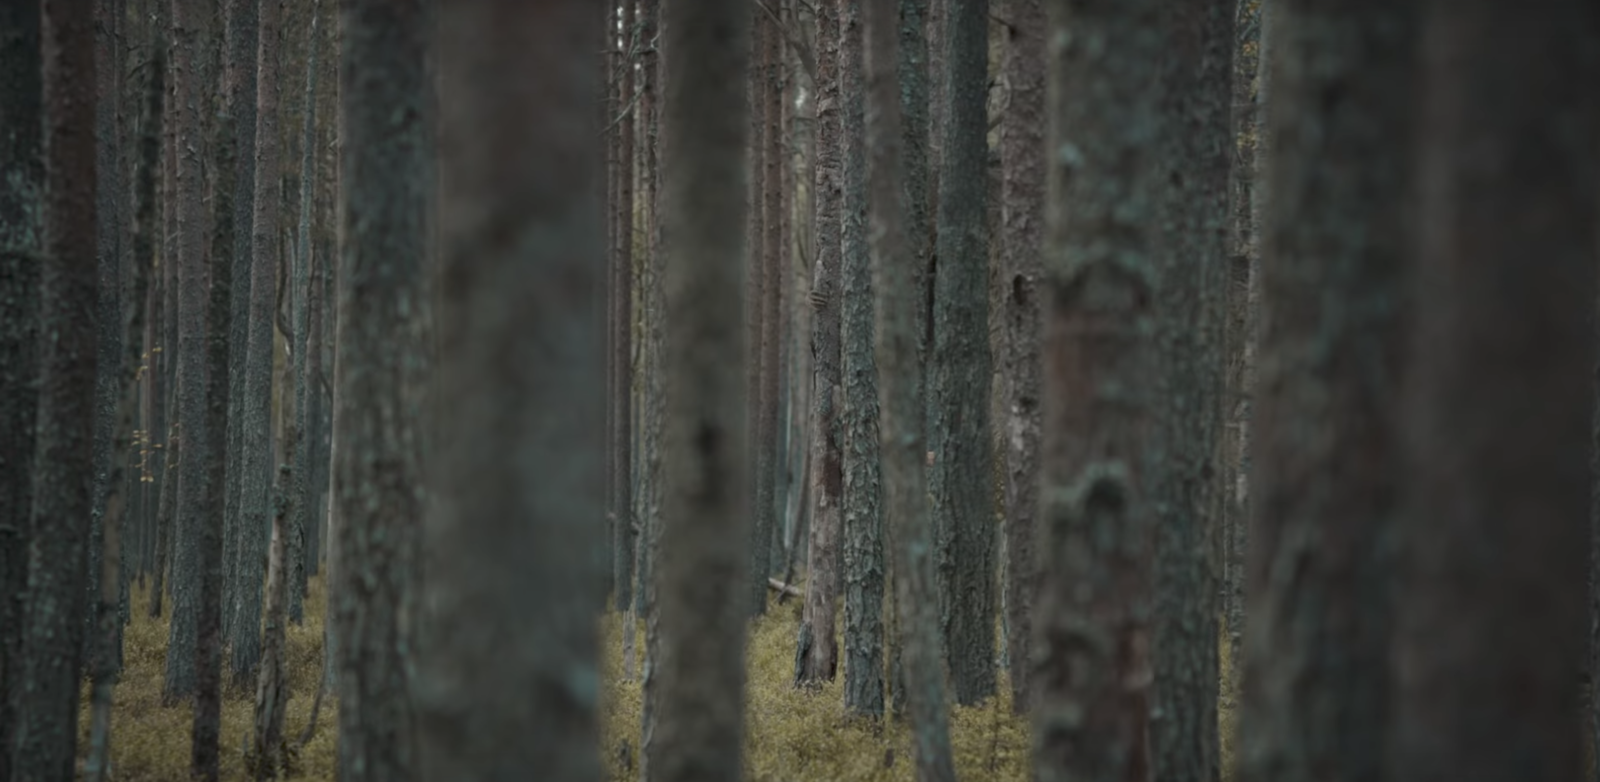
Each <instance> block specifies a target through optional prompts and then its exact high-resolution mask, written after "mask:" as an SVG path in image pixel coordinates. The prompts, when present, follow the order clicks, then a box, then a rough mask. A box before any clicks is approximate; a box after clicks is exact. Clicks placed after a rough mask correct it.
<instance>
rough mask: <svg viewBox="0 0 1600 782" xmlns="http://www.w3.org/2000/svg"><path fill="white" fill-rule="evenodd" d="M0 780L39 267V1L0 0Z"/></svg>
mask: <svg viewBox="0 0 1600 782" xmlns="http://www.w3.org/2000/svg"><path fill="white" fill-rule="evenodd" d="M0 31H3V32H0V105H4V106H5V107H6V109H5V111H4V112H0V171H3V175H0V442H6V443H9V444H10V445H9V446H8V447H7V448H6V449H4V451H3V452H0V779H10V778H11V777H10V775H9V771H10V769H9V762H8V761H9V759H10V757H11V754H10V750H11V741H12V738H13V733H14V730H15V728H16V725H17V720H18V718H19V715H18V711H17V709H18V708H19V707H20V706H21V705H22V692H23V682H24V681H25V680H24V678H23V667H24V666H23V660H24V657H23V639H24V638H25V635H24V632H23V627H24V621H25V618H26V616H27V614H26V609H27V600H26V596H27V590H28V545H29V541H30V540H31V537H32V536H31V531H32V529H33V519H32V511H31V509H32V507H33V471H34V461H33V460H34V435H35V429H34V423H35V420H36V418H35V414H36V411H37V410H38V403H39V393H38V391H39V386H38V383H39V375H38V356H39V344H38V342H39V338H38V334H39V321H38V319H39V274H40V269H41V267H42V266H43V264H42V262H41V259H42V253H41V252H40V250H41V244H42V236H41V233H42V228H43V225H42V222H41V221H42V220H43V217H44V203H43V201H44V157H43V155H44V147H43V143H44V139H43V136H42V131H43V129H44V122H43V112H44V107H43V105H42V102H41V101H42V97H43V92H42V87H41V78H42V75H41V70H40V68H41V62H40V59H39V2H38V0H28V2H19V3H6V4H4V5H0Z"/></svg>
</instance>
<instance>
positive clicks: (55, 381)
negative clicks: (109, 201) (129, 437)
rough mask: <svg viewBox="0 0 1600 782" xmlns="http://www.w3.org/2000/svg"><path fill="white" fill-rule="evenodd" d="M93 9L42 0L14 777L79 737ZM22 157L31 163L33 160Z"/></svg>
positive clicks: (71, 748)
mask: <svg viewBox="0 0 1600 782" xmlns="http://www.w3.org/2000/svg"><path fill="white" fill-rule="evenodd" d="M93 11H94V8H93V4H92V3H91V2H89V0H46V2H44V3H43V8H42V11H41V14H40V22H41V27H40V36H39V42H40V48H39V51H40V54H41V70H40V73H41V77H42V78H41V81H40V84H41V87H42V91H41V95H42V104H41V105H42V106H43V124H42V130H43V134H44V136H43V145H42V148H43V150H44V180H43V184H44V193H43V194H44V201H43V206H44V209H43V221H42V226H43V229H44V230H43V242H42V244H41V247H42V249H43V251H44V254H43V257H42V258H41V259H39V261H38V263H39V266H40V283H39V294H38V296H39V305H38V306H39V333H40V334H41V335H44V334H48V335H50V337H51V338H50V339H42V340H41V342H40V350H39V357H38V361H39V363H38V374H37V381H36V382H37V383H38V384H39V385H38V389H39V406H38V408H37V416H38V417H37V427H38V428H37V430H36V432H37V441H36V446H35V450H34V455H33V459H34V462H33V464H34V482H33V503H32V506H33V511H32V517H31V526H32V533H33V534H32V536H31V540H30V548H29V563H28V587H29V590H28V603H27V608H26V617H25V620H24V621H25V623H26V624H25V625H24V629H23V644H24V649H25V651H24V661H23V662H24V668H23V681H24V682H26V683H27V686H26V687H25V688H24V692H23V693H22V695H21V697H20V698H19V705H20V712H19V717H20V724H19V725H18V727H17V728H15V730H16V733H15V736H14V741H15V743H14V744H13V745H12V747H13V748H14V752H15V755H14V756H13V766H12V774H13V775H14V776H15V778H17V779H19V780H32V779H70V778H71V777H72V776H73V760H74V757H75V755H76V745H77V736H78V725H77V718H78V684H79V675H80V672H81V669H82V663H83V632H84V613H85V609H86V602H87V601H86V600H85V573H84V568H85V567H86V565H87V561H86V546H87V544H88V537H89V513H90V510H91V508H92V506H93V494H92V493H91V492H92V490H93V487H94V473H93V467H94V461H93V460H94V452H93V440H94V412H93V411H94V401H95V364H96V357H95V323H94V319H93V318H86V317H83V314H84V313H86V312H93V311H94V308H95V303H96V300H97V299H96V296H97V293H96V282H97V280H96V278H97V276H98V275H97V271H98V270H97V268H96V263H95V241H96V240H95V228H96V222H95V199H94V186H95V139H94V112H95V100H94V96H95V61H94V13H93ZM24 78H26V77H24ZM24 105H26V103H24ZM24 119H25V115H24ZM24 143H26V142H24ZM24 150H25V148H24ZM24 150H19V151H24ZM17 162H18V163H19V164H20V165H22V166H27V165H28V162H27V159H26V158H23V159H21V160H18V161H17ZM19 195H20V194H19Z"/></svg>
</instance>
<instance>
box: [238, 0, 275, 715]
mask: <svg viewBox="0 0 1600 782" xmlns="http://www.w3.org/2000/svg"><path fill="white" fill-rule="evenodd" d="M282 11H283V0H262V5H261V7H260V16H259V21H260V25H261V26H260V30H259V35H258V39H257V43H258V46H257V48H256V112H257V113H256V136H255V140H256V146H255V165H256V177H255V204H254V207H255V213H254V214H253V215H252V216H251V232H252V234H253V238H252V239H251V251H252V253H253V257H252V258H251V259H250V263H251V267H250V312H249V321H250V324H249V340H248V344H247V345H246V348H245V350H246V357H245V367H244V373H245V374H244V393H245V398H244V401H243V405H244V408H243V409H244V458H243V459H241V460H240V469H241V471H242V473H243V474H242V475H241V476H240V478H239V491H240V492H241V494H240V497H239V546H238V549H239V551H238V560H237V561H236V562H234V567H236V568H237V569H238V573H239V576H238V584H237V589H236V591H235V592H234V601H235V602H234V606H233V610H234V612H235V616H234V620H233V630H234V635H233V637H232V638H231V639H229V649H230V657H229V669H230V671H231V673H232V676H233V680H234V682H235V683H236V684H238V685H240V686H249V685H252V684H254V683H255V672H256V666H257V664H258V663H259V662H260V660H261V598H262V594H261V590H262V586H263V578H264V577H265V575H266V567H267V540H268V537H269V532H268V526H267V525H268V523H269V521H270V519H271V516H270V501H271V487H272V481H273V474H274V472H275V471H274V470H273V458H272V431H271V414H272V359H273V356H272V354H273V347H272V343H273V336H272V334H273V322H272V319H273V305H274V301H275V298H276V294H277V274H276V272H277V266H278V254H279V244H280V240H279V232H278V216H279V211H280V207H281V206H282V190H283V179H282V177H281V176H279V175H278V172H280V170H281V162H280V159H279V138H278V91H279V90H278V77H279V71H280V69H279V63H278V35H279V32H278V20H279V18H280V17H281V15H282ZM246 154H247V151H246V150H244V149H242V148H241V149H240V150H239V155H240V157H244V156H245V155H246Z"/></svg>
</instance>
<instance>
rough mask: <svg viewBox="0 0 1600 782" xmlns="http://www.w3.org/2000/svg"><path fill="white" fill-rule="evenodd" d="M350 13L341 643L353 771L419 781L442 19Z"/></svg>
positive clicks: (415, 3)
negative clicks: (432, 178)
mask: <svg viewBox="0 0 1600 782" xmlns="http://www.w3.org/2000/svg"><path fill="white" fill-rule="evenodd" d="M341 6H342V11H343V24H344V27H343V30H342V35H341V37H340V41H341V43H340V69H339V70H340V74H341V78H342V79H343V82H344V83H343V84H342V85H340V90H339V96H340V100H341V101H342V102H343V118H344V119H343V128H344V139H345V147H344V148H345V152H344V155H343V156H342V159H341V161H340V165H341V172H340V178H339V181H340V185H341V190H340V192H341V195H342V198H343V203H342V205H341V209H340V211H341V220H342V222H343V223H344V225H343V229H342V230H341V232H340V235H341V236H342V237H343V242H344V244H343V247H342V248H341V255H342V256H343V260H342V264H343V267H344V272H345V276H344V278H343V279H342V280H341V286H340V294H339V300H340V304H341V309H342V310H343V312H344V317H343V318H341V319H340V326H341V328H340V331H339V335H338V340H339V353H340V355H341V356H343V357H344V358H343V361H342V362H341V364H340V366H339V374H338V376H337V379H336V382H337V383H338V390H337V392H336V396H337V398H338V400H339V405H340V409H339V412H338V421H339V426H340V431H339V433H338V434H337V435H336V436H337V437H338V438H339V442H340V450H339V462H338V464H337V465H335V470H336V471H337V474H338V477H337V479H336V482H337V486H338V494H337V496H336V497H335V502H337V504H338V507H339V510H338V516H339V519H340V524H339V526H338V530H337V534H338V543H337V548H338V551H339V557H340V562H339V567H338V568H337V569H336V571H335V573H336V575H337V581H336V582H335V583H334V584H333V587H332V589H331V590H330V591H329V595H330V597H331V603H330V605H331V606H332V607H333V616H334V617H335V622H336V624H337V625H338V627H339V636H340V640H341V643H340V644H339V647H338V651H339V656H338V657H337V658H336V659H337V661H338V662H337V664H338V668H339V676H338V686H339V701H340V704H341V708H340V709H339V755H340V757H339V768H340V778H341V779H345V780H351V781H352V782H357V781H365V780H375V781H376V780H397V781H399V782H404V781H405V780H411V779H417V778H419V769H418V767H417V764H416V760H417V752H416V746H415V743H414V742H415V738H414V734H415V719H416V717H415V713H414V711H413V707H412V697H411V686H410V673H409V672H410V670H411V669H412V668H413V667H414V665H415V660H414V659H413V657H412V654H413V652H412V650H413V649H414V648H415V645H416V638H415V633H414V631H413V629H412V628H413V627H414V626H415V615H416V612H417V602H416V599H417V590H418V589H419V584H418V581H419V576H420V571H421V559H420V557H421V551H420V549H419V544H420V540H421V525H422V517H423V508H424V501H423V495H422V488H421V487H422V483H423V469H422V453H421V449H420V447H419V446H420V438H421V436H422V431H421V430H422V426H423V422H424V421H426V420H427V417H426V413H425V410H426V407H425V405H426V401H427V400H426V398H425V396H424V389H425V388H426V378H425V376H424V375H423V373H422V370H423V368H424V363H423V356H424V354H425V353H426V352H427V350H428V348H429V347H430V346H429V345H428V344H427V342H426V339H425V337H426V335H425V333H424V331H423V323H422V317H421V313H422V311H423V310H424V309H425V308H427V306H428V303H427V287H426V283H427V281H428V280H429V279H430V277H431V271H430V268H429V263H428V262H429V260H430V254H429V252H428V243H427V222H428V218H427V210H428V204H429V202H430V199H429V198H428V197H427V194H426V192H425V190H424V183H423V182H420V181H418V180H419V178H420V174H421V172H424V171H426V162H425V160H424V158H426V157H427V156H429V155H431V154H432V150H431V149H430V148H429V147H430V145H428V144H427V143H426V139H427V136H426V135H425V133H426V131H425V129H424V128H423V119H424V117H425V116H426V112H425V109H424V107H423V103H424V100H425V99H426V96H427V94H428V92H429V91H430V89H431V88H430V86H429V84H428V82H427V79H428V73H427V67H426V63H427V52H428V45H429V40H430V34H431V31H432V29H433V25H432V22H433V19H432V17H433V11H432V5H431V4H430V3H428V2H426V1H425V0H408V1H407V2H403V3H397V2H391V1H390V0H343V2H342V3H341ZM396 116H399V117H403V118H404V121H402V122H400V123H398V124H397V123H396V121H395V119H394V118H395V117H396ZM309 141H310V139H308V142H309ZM358 297H359V298H358ZM309 347H310V346H309V344H308V350H309ZM329 659H330V660H332V659H335V658H331V657H330V658H329Z"/></svg>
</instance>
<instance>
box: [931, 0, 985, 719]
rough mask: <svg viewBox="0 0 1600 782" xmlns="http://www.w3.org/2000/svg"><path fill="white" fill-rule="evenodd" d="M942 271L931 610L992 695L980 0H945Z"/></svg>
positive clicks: (973, 692) (965, 667)
mask: <svg viewBox="0 0 1600 782" xmlns="http://www.w3.org/2000/svg"><path fill="white" fill-rule="evenodd" d="M948 11H949V15H948V19H947V20H946V21H947V28H946V31H947V34H946V37H945V43H946V49H945V53H944V59H945V71H944V73H943V74H942V78H943V83H944V90H945V98H946V101H947V105H948V108H949V111H948V113H947V114H946V115H945V117H944V121H943V123H942V124H943V126H944V127H943V128H942V129H941V130H942V139H943V159H942V160H941V164H942V168H941V171H940V176H939V179H940V182H941V183H942V184H941V185H940V190H939V231H938V250H937V252H938V257H939V271H938V275H937V276H936V278H935V280H934V301H933V351H932V354H931V360H930V363H929V367H928V451H929V452H930V453H931V454H932V461H933V465H932V468H931V469H930V470H929V471H928V488H929V492H930V494H931V496H932V498H933V519H934V530H935V533H936V539H937V543H936V545H937V548H938V560H939V611H940V615H941V616H940V619H941V622H942V625H943V630H944V643H945V655H946V659H947V660H948V662H949V665H950V682H951V686H952V688H953V689H954V691H955V697H956V702H958V703H961V704H965V705H971V704H975V703H977V702H978V701H980V700H982V699H984V698H987V697H989V696H990V695H993V694H994V688H995V665H994V653H995V650H994V641H995V637H994V609H995V594H994V588H995V567H994V564H995V563H994V538H995V536H994V492H993V485H994V484H993V482H994V472H993V469H992V464H993V462H992V460H993V453H992V448H991V443H990V440H989V381H990V374H991V372H990V358H991V357H990V352H989V297H988V290H989V287H988V284H987V280H988V268H989V231H988V226H987V224H986V222H985V201H986V199H985V185H986V183H987V181H988V180H987V178H986V172H987V170H988V169H987V167H986V166H987V163H988V160H989V154H988V144H987V142H985V140H984V136H985V133H986V129H987V127H988V126H987V119H986V116H987V115H986V112H985V109H984V105H985V100H986V96H987V90H986V89H985V84H986V83H987V73H988V71H987V69H988V65H989V56H988V42H989V36H988V29H989V22H988V19H989V14H988V11H989V3H988V0H949V6H948Z"/></svg>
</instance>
